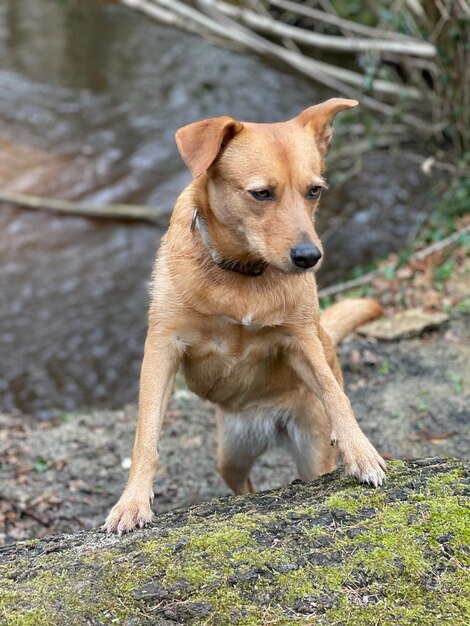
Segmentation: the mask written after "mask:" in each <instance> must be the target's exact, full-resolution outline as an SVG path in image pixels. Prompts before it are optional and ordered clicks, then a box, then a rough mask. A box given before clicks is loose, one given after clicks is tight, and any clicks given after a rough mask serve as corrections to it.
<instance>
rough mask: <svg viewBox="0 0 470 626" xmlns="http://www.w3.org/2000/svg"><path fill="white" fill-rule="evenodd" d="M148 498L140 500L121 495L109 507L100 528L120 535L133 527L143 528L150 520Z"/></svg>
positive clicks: (150, 510)
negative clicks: (108, 511)
mask: <svg viewBox="0 0 470 626" xmlns="http://www.w3.org/2000/svg"><path fill="white" fill-rule="evenodd" d="M152 518H153V512H152V508H151V502H150V499H149V498H147V499H146V500H140V499H137V498H132V497H129V496H126V495H123V496H122V497H121V499H120V500H119V502H118V503H117V504H116V505H115V506H114V507H113V508H112V509H111V511H110V513H109V515H108V517H107V518H106V521H105V523H104V524H103V526H102V529H103V530H105V531H106V532H108V533H116V534H118V535H122V534H123V533H128V532H130V531H132V530H134V529H135V528H143V527H144V526H146V525H147V524H149V523H150V522H151V521H152Z"/></svg>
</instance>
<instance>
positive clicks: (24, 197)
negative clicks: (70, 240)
mask: <svg viewBox="0 0 470 626" xmlns="http://www.w3.org/2000/svg"><path fill="white" fill-rule="evenodd" d="M0 202H5V203H8V204H17V205H19V206H23V207H27V208H30V209H43V210H44V211H54V212H57V213H65V214H68V215H83V216H85V217H93V218H100V219H101V218H105V219H113V220H126V221H143V222H150V223H153V224H155V225H157V226H167V225H168V218H169V216H170V211H162V210H159V211H157V210H156V209H152V208H150V207H146V206H138V205H133V204H104V205H100V206H95V205H91V204H84V203H81V202H72V201H70V200H58V199H56V198H41V197H39V196H31V195H29V194H24V193H13V192H0Z"/></svg>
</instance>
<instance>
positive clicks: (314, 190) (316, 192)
mask: <svg viewBox="0 0 470 626" xmlns="http://www.w3.org/2000/svg"><path fill="white" fill-rule="evenodd" d="M322 189H323V188H322V187H321V185H315V186H314V187H310V189H309V190H308V193H307V198H308V199H309V200H318V198H319V197H320V196H321V192H322Z"/></svg>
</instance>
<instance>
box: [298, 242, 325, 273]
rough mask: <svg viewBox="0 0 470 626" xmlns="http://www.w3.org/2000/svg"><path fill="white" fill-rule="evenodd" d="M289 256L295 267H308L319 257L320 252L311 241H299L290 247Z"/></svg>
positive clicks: (316, 261)
mask: <svg viewBox="0 0 470 626" xmlns="http://www.w3.org/2000/svg"><path fill="white" fill-rule="evenodd" d="M290 258H291V260H292V263H293V264H294V265H295V266H296V267H300V268H302V269H308V268H309V267H313V266H314V265H316V264H317V263H318V261H319V260H320V259H321V252H320V250H319V249H318V248H317V246H316V245H315V244H313V243H299V244H297V245H296V246H293V247H292V248H291V249H290Z"/></svg>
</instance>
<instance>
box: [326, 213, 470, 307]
mask: <svg viewBox="0 0 470 626" xmlns="http://www.w3.org/2000/svg"><path fill="white" fill-rule="evenodd" d="M469 233H470V225H468V226H465V227H464V228H462V229H461V230H458V231H456V232H455V233H452V235H449V236H448V237H446V238H445V239H442V240H441V241H437V242H436V243H433V244H431V245H430V246H427V247H426V248H423V249H422V250H420V251H419V252H415V253H414V254H412V255H411V256H410V258H409V260H410V261H421V260H422V259H425V258H426V257H428V256H430V255H431V254H435V253H436V252H440V251H441V250H444V249H445V248H448V247H450V246H452V245H453V244H454V243H456V242H457V241H458V240H459V239H461V238H462V237H464V236H465V235H467V234H469ZM395 267H396V263H394V262H393V263H388V264H387V265H384V266H383V267H380V268H378V269H376V270H373V271H372V272H368V273H367V274H364V275H363V276H359V277H358V278H353V279H352V280H347V281H345V282H344V283H341V284H339V285H332V286H331V287H325V288H324V289H320V291H319V292H318V296H319V297H320V298H327V297H329V296H334V295H337V294H339V293H343V292H344V291H349V289H355V288H356V287H362V286H363V285H368V284H369V283H370V282H371V281H372V280H373V279H374V278H376V277H377V276H381V275H382V274H384V273H385V272H386V271H387V270H389V269H392V268H395Z"/></svg>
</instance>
